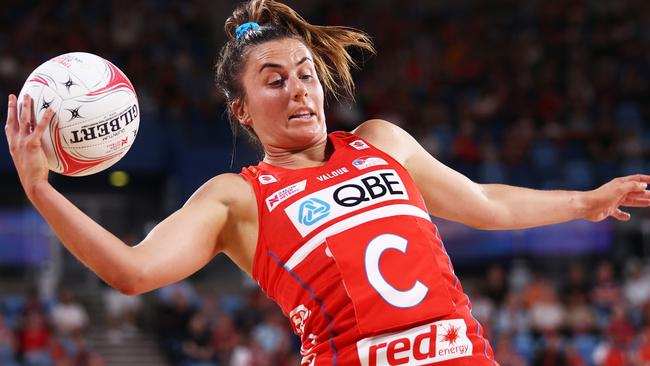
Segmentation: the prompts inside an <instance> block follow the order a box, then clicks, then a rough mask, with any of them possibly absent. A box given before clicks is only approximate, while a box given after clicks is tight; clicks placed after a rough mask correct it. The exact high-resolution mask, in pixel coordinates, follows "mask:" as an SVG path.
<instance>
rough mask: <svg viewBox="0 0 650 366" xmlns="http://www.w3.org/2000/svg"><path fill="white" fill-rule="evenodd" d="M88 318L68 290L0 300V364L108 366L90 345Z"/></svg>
mask: <svg viewBox="0 0 650 366" xmlns="http://www.w3.org/2000/svg"><path fill="white" fill-rule="evenodd" d="M89 320H90V319H89V316H88V313H87V312H86V309H85V307H84V306H83V305H82V304H81V303H80V302H79V301H77V299H76V298H75V294H74V293H73V292H72V290H70V289H68V288H62V289H61V290H60V293H59V296H58V298H57V299H52V300H44V299H42V298H41V297H40V296H39V295H38V293H37V292H36V291H30V292H29V293H27V294H18V295H11V296H3V297H0V365H2V366H105V365H106V363H105V362H104V359H103V358H102V356H100V355H99V354H98V353H97V352H95V351H94V350H93V349H92V347H91V345H90V344H89V342H88V338H87V329H88V326H89Z"/></svg>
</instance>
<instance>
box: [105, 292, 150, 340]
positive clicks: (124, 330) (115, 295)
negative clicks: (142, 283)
mask: <svg viewBox="0 0 650 366" xmlns="http://www.w3.org/2000/svg"><path fill="white" fill-rule="evenodd" d="M102 295H103V299H104V305H105V308H106V321H107V323H108V324H107V336H108V338H109V340H110V341H111V342H114V343H121V342H123V341H124V340H125V339H127V338H129V337H130V336H132V335H134V334H135V333H136V332H137V318H138V314H139V311H140V309H141V307H142V298H141V297H140V296H127V295H123V294H122V293H120V292H119V291H116V290H115V289H113V288H107V289H104V290H103V294H102Z"/></svg>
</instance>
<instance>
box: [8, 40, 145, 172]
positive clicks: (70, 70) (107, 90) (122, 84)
mask: <svg viewBox="0 0 650 366" xmlns="http://www.w3.org/2000/svg"><path fill="white" fill-rule="evenodd" d="M25 94H29V96H31V97H32V98H33V105H34V111H33V113H34V114H35V116H34V117H35V118H34V120H35V121H39V120H40V118H41V116H42V115H43V113H44V112H45V110H46V109H47V108H48V107H51V108H53V109H54V111H55V112H56V115H55V117H54V118H53V119H52V121H51V122H50V126H49V128H48V129H47V130H46V131H45V133H44V134H43V137H42V145H43V150H44V151H45V156H46V157H47V161H48V166H49V168H50V170H52V171H54V172H57V173H61V174H64V175H70V176H84V175H90V174H94V173H97V172H100V171H102V170H105V169H107V168H108V167H110V166H112V165H113V164H115V163H116V162H117V161H118V160H120V159H121V158H122V157H123V156H124V155H125V154H126V152H127V151H128V150H129V148H130V147H131V145H132V144H133V141H134V140H135V137H136V135H137V132H138V126H139V124H140V108H139V106H138V98H137V95H136V93H135V89H134V88H133V85H131V82H130V81H129V79H128V78H127V77H126V76H125V75H124V73H122V71H121V70H120V69H118V68H117V67H116V66H115V65H113V64H112V63H110V62H109V61H107V60H105V59H103V58H101V57H99V56H96V55H93V54H90V53H83V52H73V53H67V54H64V55H61V56H57V57H54V58H53V59H51V60H49V61H47V62H45V63H43V64H42V65H40V66H39V67H37V68H36V69H35V70H34V71H33V72H32V73H31V74H30V75H29V77H28V78H27V81H26V82H25V85H24V86H23V88H22V90H21V91H20V96H19V97H18V101H19V103H21V102H22V101H23V96H24V95H25ZM19 107H20V106H19ZM18 112H19V113H20V110H19V111H18Z"/></svg>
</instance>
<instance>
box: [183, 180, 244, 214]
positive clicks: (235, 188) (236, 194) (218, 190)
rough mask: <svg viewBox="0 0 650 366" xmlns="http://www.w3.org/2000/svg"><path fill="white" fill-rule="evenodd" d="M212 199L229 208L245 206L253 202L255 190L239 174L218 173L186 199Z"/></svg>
mask: <svg viewBox="0 0 650 366" xmlns="http://www.w3.org/2000/svg"><path fill="white" fill-rule="evenodd" d="M197 199H198V200H214V201H218V202H221V203H223V204H225V205H226V206H228V207H230V208H234V207H241V206H242V205H243V206H247V205H249V204H251V203H252V204H254V203H255V192H254V191H253V188H252V187H251V185H250V184H249V183H248V182H247V181H246V179H245V178H244V177H243V176H241V175H240V174H235V173H223V174H219V175H217V176H215V177H213V178H211V179H210V180H208V181H207V182H205V183H204V184H203V185H202V186H201V187H199V189H197V190H196V192H194V194H193V195H192V197H190V199H189V200H188V202H191V201H193V200H197Z"/></svg>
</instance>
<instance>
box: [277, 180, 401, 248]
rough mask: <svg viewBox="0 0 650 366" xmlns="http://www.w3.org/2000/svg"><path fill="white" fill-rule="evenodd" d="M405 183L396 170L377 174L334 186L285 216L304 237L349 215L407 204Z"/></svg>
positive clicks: (307, 198)
mask: <svg viewBox="0 0 650 366" xmlns="http://www.w3.org/2000/svg"><path fill="white" fill-rule="evenodd" d="M408 199H409V197H408V193H407V192H406V187H405V186H404V183H403V182H402V179H401V178H400V176H399V175H398V174H397V172H396V171H395V170H393V169H383V170H375V171H372V172H369V173H366V174H363V175H360V176H357V177H354V178H352V179H348V180H346V181H344V182H342V183H339V184H335V185H332V186H330V187H327V188H325V189H322V190H320V191H317V192H314V193H312V194H310V195H307V196H305V197H303V198H301V199H299V200H297V201H296V202H293V203H292V204H290V205H289V206H287V208H285V209H284V211H285V213H286V214H287V216H288V217H289V219H290V220H291V223H292V224H293V225H294V226H295V227H296V229H297V230H298V232H300V234H301V235H302V236H303V237H304V236H306V235H308V234H309V233H310V232H312V231H313V230H315V229H316V228H318V227H320V226H322V225H324V224H325V223H327V222H329V221H331V220H334V219H336V218H338V217H340V216H343V215H345V214H347V213H350V212H353V211H356V210H359V209H362V208H365V207H368V206H371V205H374V204H377V203H380V202H384V201H389V200H408Z"/></svg>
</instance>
